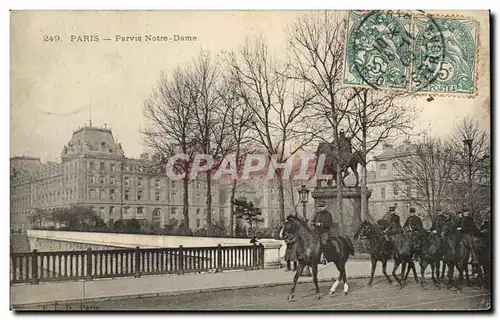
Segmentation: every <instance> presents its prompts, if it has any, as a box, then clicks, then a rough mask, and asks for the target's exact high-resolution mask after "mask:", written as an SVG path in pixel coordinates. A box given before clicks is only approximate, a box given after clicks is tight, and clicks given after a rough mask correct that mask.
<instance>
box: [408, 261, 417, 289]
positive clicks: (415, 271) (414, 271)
mask: <svg viewBox="0 0 500 320" xmlns="http://www.w3.org/2000/svg"><path fill="white" fill-rule="evenodd" d="M409 264H410V267H411V270H412V271H413V278H415V282H416V283H418V276H417V269H416V268H415V263H414V262H413V260H410V262H409Z"/></svg>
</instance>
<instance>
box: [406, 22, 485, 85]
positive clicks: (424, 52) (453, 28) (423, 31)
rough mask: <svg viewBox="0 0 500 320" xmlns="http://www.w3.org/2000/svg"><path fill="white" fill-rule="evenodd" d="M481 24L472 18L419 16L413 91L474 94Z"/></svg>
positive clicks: (415, 42) (412, 83)
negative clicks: (478, 32)
mask: <svg viewBox="0 0 500 320" xmlns="http://www.w3.org/2000/svg"><path fill="white" fill-rule="evenodd" d="M477 27H478V25H477V22H476V21H474V20H471V19H455V18H439V17H434V18H432V19H431V18H429V17H422V16H415V17H414V18H413V32H414V34H415V36H414V39H415V40H414V46H413V53H412V66H411V67H412V73H411V75H412V76H411V86H410V90H411V91H412V92H416V91H421V92H441V93H451V94H473V93H474V90H475V83H476V72H475V70H476V58H477V57H476V53H477V45H478V43H477Z"/></svg>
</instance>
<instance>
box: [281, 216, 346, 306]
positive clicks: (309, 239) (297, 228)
mask: <svg viewBox="0 0 500 320" xmlns="http://www.w3.org/2000/svg"><path fill="white" fill-rule="evenodd" d="M280 237H281V238H282V239H284V240H285V242H286V243H287V244H292V245H293V250H295V257H296V258H297V261H298V267H297V270H296V272H295V275H294V277H293V285H292V289H291V290H290V295H289V296H288V300H293V297H294V293H295V286H296V285H297V280H298V279H299V277H300V274H301V273H302V270H303V269H304V267H305V266H309V267H311V269H312V276H313V283H314V287H315V289H316V298H317V299H321V296H320V292H319V286H318V264H319V263H320V258H321V252H322V247H321V241H320V237H319V235H318V234H317V233H316V232H315V231H314V230H313V229H312V228H311V227H310V226H309V225H308V224H307V221H305V220H304V219H303V218H301V217H299V216H296V215H291V216H288V217H287V219H286V222H285V226H284V227H283V229H282V230H281V232H280ZM324 249H325V250H324V253H325V259H326V260H327V261H328V262H333V263H334V264H335V266H336V267H337V270H338V271H339V277H338V278H337V279H336V280H335V282H334V283H333V285H332V287H331V288H330V291H329V294H330V295H334V294H335V290H336V289H337V287H338V285H339V284H340V281H343V282H344V294H347V293H348V292H349V284H348V283H347V274H346V270H345V265H346V263H347V260H348V259H349V256H351V255H354V246H353V245H352V242H351V240H349V238H347V237H344V236H341V235H339V236H331V237H330V238H329V239H328V246H327V248H324Z"/></svg>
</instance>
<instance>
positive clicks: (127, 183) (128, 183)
mask: <svg viewBox="0 0 500 320" xmlns="http://www.w3.org/2000/svg"><path fill="white" fill-rule="evenodd" d="M125 185H126V186H129V185H130V179H129V178H128V177H125Z"/></svg>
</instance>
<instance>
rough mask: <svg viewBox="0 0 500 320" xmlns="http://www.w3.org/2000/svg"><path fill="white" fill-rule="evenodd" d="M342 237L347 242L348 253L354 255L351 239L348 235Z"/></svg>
mask: <svg viewBox="0 0 500 320" xmlns="http://www.w3.org/2000/svg"><path fill="white" fill-rule="evenodd" d="M344 238H345V242H346V244H347V252H348V253H349V255H351V256H354V246H353V245H352V241H351V239H349V238H348V237H344Z"/></svg>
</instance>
